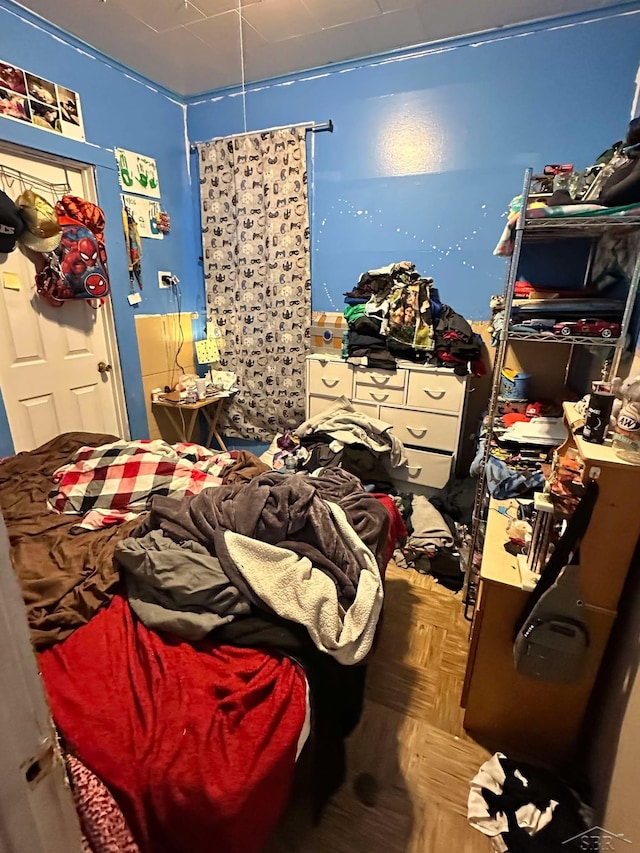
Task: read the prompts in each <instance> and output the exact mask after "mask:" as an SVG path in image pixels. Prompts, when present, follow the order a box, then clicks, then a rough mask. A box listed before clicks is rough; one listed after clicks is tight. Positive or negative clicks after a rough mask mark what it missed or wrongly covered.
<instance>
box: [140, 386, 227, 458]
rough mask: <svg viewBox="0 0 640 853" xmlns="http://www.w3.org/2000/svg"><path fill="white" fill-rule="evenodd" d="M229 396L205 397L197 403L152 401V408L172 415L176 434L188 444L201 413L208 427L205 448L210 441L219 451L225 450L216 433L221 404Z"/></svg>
mask: <svg viewBox="0 0 640 853" xmlns="http://www.w3.org/2000/svg"><path fill="white" fill-rule="evenodd" d="M228 399H229V396H228V395H226V394H225V395H224V396H218V397H205V399H204V400H198V402H197V403H178V402H176V401H174V400H154V401H153V405H154V406H161V407H162V408H163V409H168V410H169V412H172V414H170V415H169V417H170V418H171V420H172V421H173V423H174V425H175V427H176V429H177V431H178V434H179V435H180V437H181V439H182V441H184V442H190V441H192V440H193V432H194V430H195V427H196V423H197V422H198V412H202V414H203V415H204V419H205V421H206V422H207V426H208V427H209V432H208V435H207V441H206V445H205V446H206V447H210V446H211V441H212V439H214V438H215V440H216V441H217V442H218V446H219V448H220V450H226V449H227V446H226V444H225V443H224V441H223V440H222V436H221V435H220V433H219V432H218V420H219V419H220V415H221V413H222V404H223V403H224V401H225V400H228Z"/></svg>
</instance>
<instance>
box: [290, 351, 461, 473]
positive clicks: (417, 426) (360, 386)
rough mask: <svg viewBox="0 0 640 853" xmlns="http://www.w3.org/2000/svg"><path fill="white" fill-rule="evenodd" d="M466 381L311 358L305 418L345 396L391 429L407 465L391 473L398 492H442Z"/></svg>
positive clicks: (407, 368)
mask: <svg viewBox="0 0 640 853" xmlns="http://www.w3.org/2000/svg"><path fill="white" fill-rule="evenodd" d="M466 390H467V380H466V378H465V377H463V376H456V375H455V373H453V372H452V371H451V370H447V369H446V368H436V367H426V366H424V365H421V364H413V362H406V361H401V362H399V363H398V370H397V371H396V372H395V373H391V372H390V371H385V370H372V369H371V368H368V367H360V366H356V365H353V364H349V363H347V362H346V361H343V360H342V359H341V358H334V357H331V356H325V355H322V354H315V355H310V356H308V357H307V417H313V416H315V415H317V414H319V413H320V412H322V411H323V410H324V409H326V408H328V407H329V406H330V405H331V402H332V401H333V400H335V399H336V398H337V397H340V396H345V397H347V398H348V399H349V400H350V401H351V403H352V404H353V406H354V407H355V408H356V409H357V410H358V411H360V412H364V413H365V414H367V415H370V416H371V417H372V418H378V419H379V420H381V421H385V422H386V423H389V424H391V426H392V427H393V433H394V435H396V436H397V437H398V438H399V439H400V441H402V443H403V444H404V445H405V447H406V450H407V457H408V464H407V465H406V466H405V467H402V468H389V471H390V473H391V475H392V477H393V479H394V480H397V481H398V485H399V486H400V487H404V488H407V486H408V484H412V486H416V487H421V488H432V489H441V488H442V487H443V486H444V484H445V483H446V482H447V480H448V479H449V475H450V474H451V472H452V470H453V467H454V464H455V459H456V454H457V452H458V445H459V443H460V432H461V430H462V419H463V416H464V407H465V400H466Z"/></svg>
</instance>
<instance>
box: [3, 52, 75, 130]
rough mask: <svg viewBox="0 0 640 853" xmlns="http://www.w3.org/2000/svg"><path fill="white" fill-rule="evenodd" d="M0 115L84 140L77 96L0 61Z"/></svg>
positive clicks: (49, 81) (64, 87)
mask: <svg viewBox="0 0 640 853" xmlns="http://www.w3.org/2000/svg"><path fill="white" fill-rule="evenodd" d="M0 117H2V118H8V119H12V120H13V121H22V122H26V123H27V124H31V125H33V126H34V127H38V128H40V129H41V130H48V131H51V132H52V133H59V134H60V135H62V136H68V137H69V138H70V139H80V140H84V138H85V136H84V123H83V121H82V107H81V105H80V95H79V94H78V93H77V92H74V91H73V90H72V89H68V88H67V87H66V86H60V85H58V84H57V83H53V82H52V81H51V80H46V79H45V78H44V77H38V75H37V74H32V73H31V72H30V71H25V70H24V69H22V68H18V67H17V66H15V65H10V64H9V63H7V62H2V61H1V60H0Z"/></svg>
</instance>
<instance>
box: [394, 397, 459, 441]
mask: <svg viewBox="0 0 640 853" xmlns="http://www.w3.org/2000/svg"><path fill="white" fill-rule="evenodd" d="M380 420H381V421H385V422H386V423H388V424H391V426H392V427H393V434H394V435H395V436H396V437H397V438H399V439H400V441H401V442H402V443H403V444H408V445H417V446H418V447H429V448H433V450H448V451H451V452H454V451H455V449H456V448H457V446H458V416H457V415H449V414H446V413H443V414H437V413H435V412H418V411H415V410H412V409H391V408H387V407H385V406H382V407H381V409H380Z"/></svg>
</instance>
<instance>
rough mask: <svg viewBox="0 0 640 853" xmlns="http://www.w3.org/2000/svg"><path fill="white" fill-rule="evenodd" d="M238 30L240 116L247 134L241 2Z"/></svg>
mask: <svg viewBox="0 0 640 853" xmlns="http://www.w3.org/2000/svg"><path fill="white" fill-rule="evenodd" d="M238 28H239V31H240V73H241V75H242V78H241V79H242V116H243V119H244V132H245V133H246V132H247V87H246V83H245V69H244V40H243V33H242V0H238Z"/></svg>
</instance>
